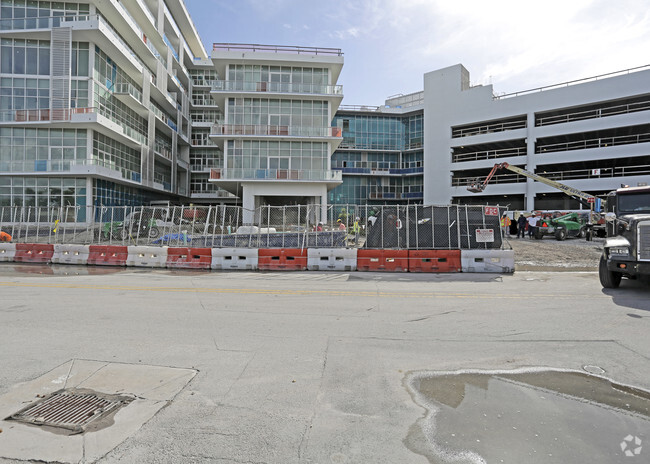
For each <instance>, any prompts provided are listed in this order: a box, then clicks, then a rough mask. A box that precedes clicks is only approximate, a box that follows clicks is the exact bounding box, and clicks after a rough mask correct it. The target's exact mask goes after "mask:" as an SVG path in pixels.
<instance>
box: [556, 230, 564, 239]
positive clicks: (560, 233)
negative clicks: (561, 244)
mask: <svg viewBox="0 0 650 464" xmlns="http://www.w3.org/2000/svg"><path fill="white" fill-rule="evenodd" d="M565 238H566V229H557V230H556V231H555V240H564V239H565Z"/></svg>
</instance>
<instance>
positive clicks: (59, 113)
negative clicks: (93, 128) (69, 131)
mask: <svg viewBox="0 0 650 464" xmlns="http://www.w3.org/2000/svg"><path fill="white" fill-rule="evenodd" d="M96 111H97V109H96V108H94V107H87V108H57V109H40V110H3V111H0V122H46V121H69V120H70V119H71V118H72V115H75V114H89V113H95V112H96Z"/></svg>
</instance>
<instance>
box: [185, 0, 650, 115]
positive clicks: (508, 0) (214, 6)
mask: <svg viewBox="0 0 650 464" xmlns="http://www.w3.org/2000/svg"><path fill="white" fill-rule="evenodd" d="M185 4H186V6H187V9H188V11H189V13H190V16H191V17H192V19H193V20H194V23H195V25H196V28H197V30H198V32H199V35H200V36H201V39H202V40H203V44H204V46H205V47H206V49H207V51H208V54H209V53H210V50H211V48H212V44H213V43H214V42H218V43H224V42H227V43H246V44H268V45H295V46H308V47H331V48H340V49H341V50H342V51H343V56H344V60H345V64H344V66H343V72H342V73H341V76H340V78H339V81H338V83H339V84H341V85H343V94H344V99H343V104H344V105H383V104H384V101H385V99H386V98H387V97H389V96H394V95H397V94H408V93H412V92H418V91H421V90H422V89H423V75H424V74H425V73H426V72H429V71H435V70H437V69H440V68H444V67H447V66H452V65H455V64H458V63H461V64H462V65H463V66H465V68H467V70H468V71H469V73H470V83H471V85H479V84H481V85H487V84H492V85H493V92H494V93H495V94H507V93H513V92H518V91H524V90H529V89H535V88H538V87H543V86H547V85H555V84H560V83H564V82H568V81H573V80H578V79H583V78H589V77H593V76H598V75H602V74H607V73H613V72H617V71H622V70H627V69H631V68H636V67H639V66H645V65H648V64H650V8H648V6H649V4H648V2H647V0H616V1H614V0H544V1H532V0H492V1H486V0H349V1H339V0H330V1H314V0H185Z"/></svg>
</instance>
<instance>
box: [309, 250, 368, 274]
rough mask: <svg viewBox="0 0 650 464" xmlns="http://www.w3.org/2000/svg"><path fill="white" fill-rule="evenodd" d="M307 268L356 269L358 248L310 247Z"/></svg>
mask: <svg viewBox="0 0 650 464" xmlns="http://www.w3.org/2000/svg"><path fill="white" fill-rule="evenodd" d="M307 269H308V270H310V271H356V270H357V249H356V248H308V249H307Z"/></svg>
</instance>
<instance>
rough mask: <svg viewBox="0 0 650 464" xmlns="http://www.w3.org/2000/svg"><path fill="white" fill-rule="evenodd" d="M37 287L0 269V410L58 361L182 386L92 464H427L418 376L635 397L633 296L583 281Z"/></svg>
mask: <svg viewBox="0 0 650 464" xmlns="http://www.w3.org/2000/svg"><path fill="white" fill-rule="evenodd" d="M89 269H90V271H89ZM24 271H29V272H24ZM51 271H52V268H48V267H44V266H15V265H9V264H6V265H0V339H1V340H2V344H1V345H0V347H1V349H0V366H2V368H1V369H0V394H3V393H5V392H7V391H9V389H10V388H12V387H13V386H14V385H16V384H18V383H20V382H25V381H28V380H31V379H34V378H36V377H39V376H40V375H42V374H43V373H45V372H47V371H49V370H51V369H53V368H55V367H56V366H59V365H61V364H63V363H65V362H67V361H69V360H71V359H75V358H76V359H87V360H97V361H109V362H120V363H132V364H143V365H156V366H170V367H180V368H194V369H197V370H198V371H199V372H198V374H197V375H196V376H195V377H194V379H193V380H192V381H191V382H190V384H189V385H188V386H187V387H186V388H185V389H183V391H182V392H181V393H180V394H179V395H178V396H177V397H176V398H175V400H174V401H172V402H171V403H170V404H169V405H168V406H167V407H165V408H164V409H162V410H161V411H160V412H159V413H158V414H157V415H156V416H155V417H153V418H152V419H151V420H150V421H149V422H147V423H146V424H145V425H144V426H143V427H142V428H141V429H140V430H139V431H138V432H137V433H135V434H134V435H133V436H131V437H130V438H129V439H127V440H126V441H124V442H123V443H122V444H121V445H119V446H118V447H117V448H115V449H114V450H113V451H112V452H110V453H109V454H108V455H106V456H105V457H104V458H103V459H102V460H101V461H100V462H101V463H102V464H104V463H105V464H108V463H111V464H112V463H117V462H128V463H136V462H137V463H195V462H196V463H198V462H216V463H243V462H246V463H249V462H250V463H321V464H325V463H373V464H375V463H422V464H426V463H428V462H430V461H429V460H428V459H427V458H426V457H424V456H423V455H421V454H417V453H414V452H413V451H411V449H409V447H408V446H406V444H405V443H406V440H407V437H408V436H409V435H410V434H411V435H412V433H413V427H414V424H416V422H417V421H418V419H420V418H422V417H423V416H424V415H425V412H426V411H425V409H423V408H422V407H421V406H419V405H418V404H416V403H415V402H414V400H413V398H412V396H411V394H410V393H409V390H408V388H407V385H406V381H405V379H406V378H407V376H408V375H410V374H411V375H412V374H413V373H417V372H421V371H455V370H459V369H478V370H494V369H515V368H524V367H549V368H558V369H574V370H582V369H583V367H584V366H598V367H600V368H602V369H603V370H604V372H605V373H604V374H603V375H604V376H606V377H608V378H611V379H614V380H616V381H617V382H620V383H623V384H627V385H634V386H637V387H640V388H644V389H648V390H650V362H649V360H650V338H649V337H648V336H647V335H648V333H649V328H650V287H648V286H647V284H640V283H637V282H628V281H624V282H623V284H622V286H621V288H620V289H618V290H615V291H612V290H603V289H602V288H601V287H600V285H599V283H598V277H597V275H596V274H595V273H593V272H586V273H578V272H576V273H574V272H517V273H515V274H514V275H503V276H502V275H496V274H451V275H444V274H436V275H431V274H426V275H425V274H422V275H420V274H381V273H319V272H304V273H303V272H298V273H261V272H238V273H234V272H233V273H204V272H178V271H168V270H161V271H149V270H140V269H138V270H135V269H126V270H122V269H121V270H119V271H118V270H105V269H92V268H85V267H84V268H76V267H59V268H56V270H55V273H51ZM77 272H78V273H80V274H82V275H75V274H76V273H77ZM88 272H93V273H92V274H88V275H85V274H87V273H88ZM95 272H96V273H95ZM62 273H63V274H62ZM65 273H67V275H66V274H65ZM0 424H2V421H0ZM0 427H2V425H0ZM649 432H650V430H649ZM647 439H648V442H649V443H648V444H649V445H650V433H649V434H648V437H647ZM648 448H649V451H650V446H649V447H648ZM644 453H645V450H644ZM0 456H2V450H0ZM0 462H2V463H7V462H12V461H8V460H2V459H1V458H0ZM628 462H630V463H632V462H635V461H634V460H633V459H630V461H628ZM638 462H643V461H641V460H640V461H638Z"/></svg>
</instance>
